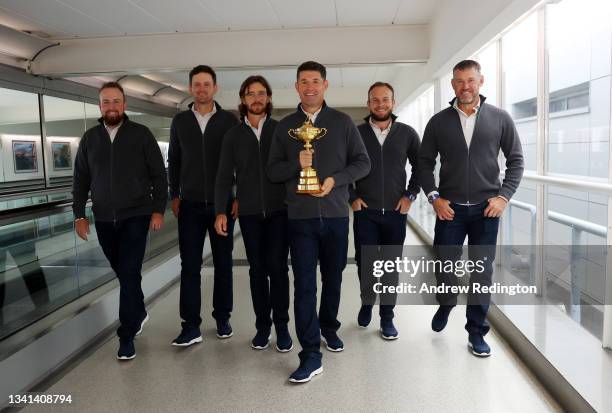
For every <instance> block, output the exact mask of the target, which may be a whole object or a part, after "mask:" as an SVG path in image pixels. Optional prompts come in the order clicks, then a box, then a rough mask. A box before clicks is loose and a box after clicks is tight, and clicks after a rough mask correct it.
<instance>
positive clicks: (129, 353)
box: [117, 340, 136, 360]
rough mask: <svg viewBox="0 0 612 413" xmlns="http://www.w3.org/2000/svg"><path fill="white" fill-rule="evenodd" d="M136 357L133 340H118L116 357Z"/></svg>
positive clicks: (122, 358) (126, 358)
mask: <svg viewBox="0 0 612 413" xmlns="http://www.w3.org/2000/svg"><path fill="white" fill-rule="evenodd" d="M134 357H136V348H135V347H134V340H119V351H117V359H119V360H132V359H133V358H134Z"/></svg>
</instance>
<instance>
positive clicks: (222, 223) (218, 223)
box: [215, 214, 227, 237]
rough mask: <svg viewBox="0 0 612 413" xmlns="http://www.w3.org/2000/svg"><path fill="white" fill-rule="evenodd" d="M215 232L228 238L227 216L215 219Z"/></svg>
mask: <svg viewBox="0 0 612 413" xmlns="http://www.w3.org/2000/svg"><path fill="white" fill-rule="evenodd" d="M215 231H217V234H219V235H223V236H224V237H227V215H225V214H219V215H217V218H216V219H215Z"/></svg>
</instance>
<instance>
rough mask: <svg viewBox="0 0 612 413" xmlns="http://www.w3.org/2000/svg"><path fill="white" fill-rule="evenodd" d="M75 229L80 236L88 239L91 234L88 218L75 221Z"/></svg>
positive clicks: (85, 239) (84, 239)
mask: <svg viewBox="0 0 612 413" xmlns="http://www.w3.org/2000/svg"><path fill="white" fill-rule="evenodd" d="M74 229H75V230H76V233H77V235H78V236H79V238H81V239H82V240H83V241H87V234H89V221H87V218H83V219H77V220H76V221H74Z"/></svg>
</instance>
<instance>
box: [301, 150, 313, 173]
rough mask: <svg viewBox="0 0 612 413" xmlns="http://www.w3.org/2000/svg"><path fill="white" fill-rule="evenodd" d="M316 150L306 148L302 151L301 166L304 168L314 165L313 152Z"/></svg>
mask: <svg viewBox="0 0 612 413" xmlns="http://www.w3.org/2000/svg"><path fill="white" fill-rule="evenodd" d="M313 152H314V151H313V150H312V149H304V150H303V151H300V166H301V167H302V169H306V168H308V167H310V166H312V153H313Z"/></svg>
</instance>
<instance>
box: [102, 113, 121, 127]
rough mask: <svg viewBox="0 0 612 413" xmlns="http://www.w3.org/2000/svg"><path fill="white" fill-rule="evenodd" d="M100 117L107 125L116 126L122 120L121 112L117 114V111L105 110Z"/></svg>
mask: <svg viewBox="0 0 612 413" xmlns="http://www.w3.org/2000/svg"><path fill="white" fill-rule="evenodd" d="M102 118H103V119H104V123H106V124H107V125H108V126H117V125H118V124H120V123H121V121H122V120H123V114H121V115H119V112H106V113H105V114H104V116H102Z"/></svg>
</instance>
